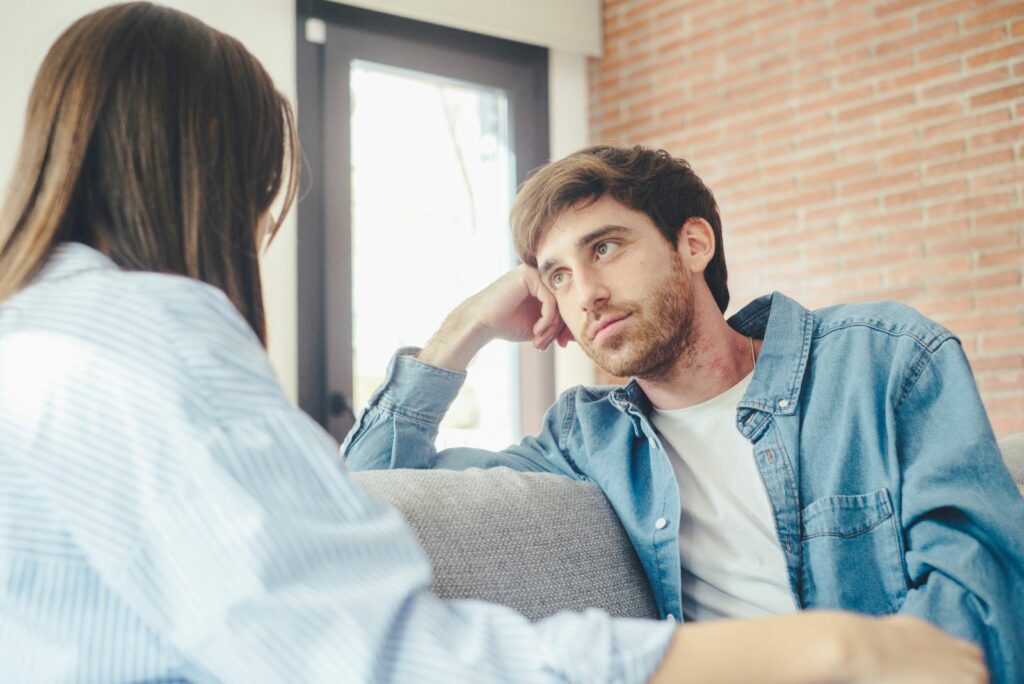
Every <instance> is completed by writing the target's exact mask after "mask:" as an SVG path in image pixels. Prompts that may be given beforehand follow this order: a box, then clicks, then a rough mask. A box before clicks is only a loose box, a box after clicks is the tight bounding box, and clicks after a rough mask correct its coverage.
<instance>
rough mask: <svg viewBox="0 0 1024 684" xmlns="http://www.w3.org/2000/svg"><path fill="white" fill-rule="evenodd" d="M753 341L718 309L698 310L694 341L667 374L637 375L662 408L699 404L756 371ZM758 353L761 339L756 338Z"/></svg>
mask: <svg viewBox="0 0 1024 684" xmlns="http://www.w3.org/2000/svg"><path fill="white" fill-rule="evenodd" d="M750 344H751V341H750V340H749V339H748V338H747V337H746V336H745V335H741V334H740V333H738V332H736V331H735V330H733V329H732V328H730V327H729V324H728V323H726V322H725V318H724V317H723V316H722V314H721V312H719V311H718V308H717V307H715V308H714V309H713V310H702V311H699V312H697V318H696V320H695V330H694V336H693V340H692V343H691V344H690V345H689V348H688V349H685V350H681V353H680V355H679V360H678V361H677V363H676V364H675V366H673V367H672V369H671V370H669V372H668V373H666V374H665V375H664V376H661V377H658V378H637V384H639V385H640V388H641V389H642V390H643V391H644V394H646V395H647V398H648V399H650V400H651V404H652V405H653V406H654V407H655V408H658V409H662V410H673V409H681V408H688V407H690V406H696V405H697V404H700V403H702V402H705V401H707V400H708V399H712V398H714V397H717V396H718V395H719V394H721V393H722V392H725V391H726V390H727V389H729V388H730V387H733V386H735V385H736V383H738V382H739V381H740V380H742V379H743V378H745V377H746V376H747V375H749V374H750V372H751V371H752V370H753V366H754V364H753V363H752V360H751V353H750ZM754 345H755V355H756V353H758V352H759V351H760V341H759V340H754Z"/></svg>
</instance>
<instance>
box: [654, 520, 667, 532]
mask: <svg viewBox="0 0 1024 684" xmlns="http://www.w3.org/2000/svg"><path fill="white" fill-rule="evenodd" d="M654 526H655V527H656V528H657V529H659V530H663V529H665V528H666V527H667V526H668V520H665V519H664V518H658V519H657V520H655V521H654Z"/></svg>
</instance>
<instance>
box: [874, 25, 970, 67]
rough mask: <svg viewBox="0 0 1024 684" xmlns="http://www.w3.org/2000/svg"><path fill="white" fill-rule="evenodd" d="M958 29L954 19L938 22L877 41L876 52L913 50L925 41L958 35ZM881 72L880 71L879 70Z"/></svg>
mask: <svg viewBox="0 0 1024 684" xmlns="http://www.w3.org/2000/svg"><path fill="white" fill-rule="evenodd" d="M958 34H959V29H958V28H957V23H956V22H955V21H950V22H946V23H945V24H939V25H938V26H933V27H931V28H928V29H924V30H918V31H915V32H914V33H908V34H906V35H902V36H900V37H898V38H894V39H893V40H887V41H885V42H882V43H879V44H878V45H877V46H876V47H875V52H876V54H879V55H888V54H891V53H893V52H904V51H908V50H913V49H914V48H915V47H918V46H920V45H924V44H926V43H934V42H936V41H939V40H942V39H943V38H950V37H952V36H955V35H958ZM880 73H881V72H880Z"/></svg>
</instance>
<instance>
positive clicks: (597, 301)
mask: <svg viewBox="0 0 1024 684" xmlns="http://www.w3.org/2000/svg"><path fill="white" fill-rule="evenodd" d="M681 244H682V243H681ZM537 265H538V271H539V272H540V276H541V280H542V281H543V282H544V285H545V286H546V287H547V288H548V289H549V290H551V291H552V292H553V293H554V294H555V298H556V300H557V301H558V309H559V312H560V313H561V316H562V320H564V321H565V324H566V325H567V326H568V327H569V330H570V331H571V332H572V334H573V337H575V338H576V341H577V342H578V343H579V344H580V346H581V347H583V350H584V351H585V352H586V353H587V355H588V356H590V358H591V359H593V360H594V362H595V363H596V364H597V365H598V366H600V367H601V368H603V369H604V370H606V371H608V372H609V373H612V374H613V375H617V376H622V377H624V376H636V377H640V378H648V379H657V378H659V377H662V376H664V375H665V374H667V373H668V372H669V371H670V370H671V369H672V367H673V366H674V365H675V364H676V362H677V361H678V360H679V358H680V356H681V355H682V354H683V353H684V352H685V350H686V349H687V347H688V346H689V344H690V342H691V341H692V336H693V287H692V284H691V282H690V272H689V270H688V269H687V268H686V266H685V264H684V261H683V257H682V256H681V254H680V252H679V251H678V250H676V249H673V248H672V245H671V244H669V242H668V241H667V240H666V239H665V237H664V236H663V235H662V234H661V232H660V231H659V230H658V228H657V227H656V226H655V225H654V223H653V222H652V221H651V219H650V218H648V217H647V215H645V214H643V213H641V212H638V211H634V210H632V209H629V208H627V207H625V206H623V205H621V204H619V203H618V202H616V201H615V200H614V199H612V198H610V197H608V196H605V197H602V198H601V199H600V200H598V201H597V202H595V203H594V204H592V205H590V206H588V207H583V208H573V209H570V210H568V211H565V212H563V213H562V214H561V215H560V216H559V217H558V218H557V219H556V220H555V222H554V223H553V224H552V225H551V227H550V228H549V229H548V230H547V232H546V234H545V235H544V237H543V239H542V240H541V242H540V246H539V248H538V250H537Z"/></svg>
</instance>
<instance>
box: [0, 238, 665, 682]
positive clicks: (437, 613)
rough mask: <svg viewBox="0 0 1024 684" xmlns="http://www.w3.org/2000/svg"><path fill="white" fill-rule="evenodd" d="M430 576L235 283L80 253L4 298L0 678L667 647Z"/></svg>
mask: <svg viewBox="0 0 1024 684" xmlns="http://www.w3.org/2000/svg"><path fill="white" fill-rule="evenodd" d="M429 583H430V566H429V564H428V562H427V560H426V558H425V557H424V555H423V552H422V551H421V549H420V547H419V545H418V544H417V543H416V541H415V538H414V537H413V535H412V533H411V531H410V530H409V528H408V527H407V526H406V524H405V522H404V521H403V520H402V518H401V516H400V515H399V514H398V513H397V512H396V511H395V510H394V509H392V508H391V507H389V506H387V505H385V504H383V503H381V502H380V501H378V500H376V499H374V498H373V497H371V496H370V495H368V494H367V493H365V492H364V491H363V490H361V489H360V488H359V487H358V486H357V485H356V484H354V483H353V482H352V480H351V479H350V478H348V477H347V476H346V473H345V471H344V469H343V466H342V465H341V463H340V461H339V457H338V447H337V444H336V443H335V442H334V441H333V440H332V439H331V438H330V436H328V435H327V434H326V433H325V432H324V431H323V430H321V429H320V428H319V427H318V426H317V425H316V424H315V423H314V422H313V421H312V420H310V419H309V418H308V417H307V416H306V415H305V414H303V413H302V412H301V411H299V410H298V409H297V408H295V406H294V405H293V404H291V403H290V402H289V401H288V399H287V398H286V397H285V396H284V394H283V393H282V390H281V388H280V386H279V385H278V384H277V381H276V380H275V378H274V375H273V372H272V371H271V368H270V365H269V363H268V360H267V357H266V354H265V353H264V350H263V348H262V347H261V346H260V344H259V342H258V340H257V339H256V337H255V335H254V334H253V333H252V331H251V329H250V328H249V327H248V326H247V325H246V323H245V321H244V319H243V318H242V317H241V315H240V314H239V313H238V311H237V310H236V309H235V308H234V307H233V306H232V305H231V303H230V302H229V301H228V299H227V298H226V297H225V296H224V294H223V293H222V292H221V291H220V290H218V289H216V288H213V287H211V286H209V285H206V284H204V283H201V282H198V281H195V280H191V279H188V278H182V277H178V276H170V275H164V274H156V273H146V272H127V271H122V270H120V269H118V268H117V267H116V266H115V265H114V264H113V263H112V262H111V261H110V260H109V259H107V258H106V257H105V256H103V255H102V254H100V253H99V252H97V251H95V250H93V249H91V248H89V247H86V246H84V245H80V244H63V245H61V246H60V247H58V248H57V249H56V250H55V251H54V253H53V255H52V256H51V257H50V259H49V260H48V262H47V263H46V265H45V266H44V268H43V270H42V271H41V272H40V273H39V275H38V276H37V277H36V278H35V279H34V280H33V282H32V283H31V284H30V285H29V286H27V287H26V288H25V289H23V290H22V291H21V292H19V293H18V294H17V295H15V296H14V297H12V298H10V299H8V300H7V301H6V302H5V303H3V304H2V305H0V681H5V682H6V681H17V682H35V681H74V682H120V681H176V680H189V681H228V682H277V681H280V682H320V681H325V682H326V681H337V682H489V681H509V682H549V681H552V682H555V681H577V682H604V681H623V682H634V681H643V680H645V679H647V678H648V677H649V676H650V674H651V673H652V672H653V670H654V669H655V668H656V667H657V665H658V663H659V662H660V660H661V657H662V655H663V653H664V650H665V647H666V645H667V643H668V640H669V639H670V638H671V635H672V631H673V630H672V625H670V624H667V623H656V622H644V621H629V620H613V619H611V618H609V617H608V616H607V615H605V614H604V613H601V612H598V611H588V612H586V613H584V614H570V613H565V614H561V615H558V616H555V617H553V618H550V619H548V620H545V621H542V622H540V623H536V624H531V623H530V622H528V621H527V620H526V619H524V618H523V617H521V616H520V615H519V614H517V613H515V612H514V611H512V610H510V609H507V608H504V607H500V606H495V605H490V604H486V603H481V602H476V601H451V602H445V601H441V600H439V599H438V598H436V597H435V596H433V595H432V594H430V593H429V591H428V586H429Z"/></svg>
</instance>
